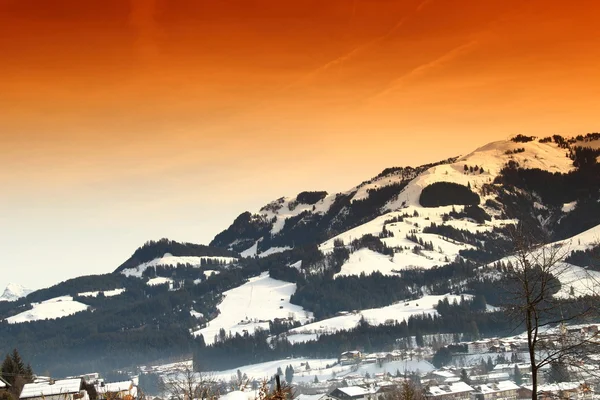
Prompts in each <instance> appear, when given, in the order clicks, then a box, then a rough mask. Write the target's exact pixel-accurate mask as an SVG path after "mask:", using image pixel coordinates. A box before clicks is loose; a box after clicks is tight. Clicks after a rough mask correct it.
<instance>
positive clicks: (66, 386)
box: [19, 378, 89, 400]
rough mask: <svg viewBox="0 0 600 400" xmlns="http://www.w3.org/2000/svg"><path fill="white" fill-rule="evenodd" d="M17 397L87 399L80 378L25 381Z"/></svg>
mask: <svg viewBox="0 0 600 400" xmlns="http://www.w3.org/2000/svg"><path fill="white" fill-rule="evenodd" d="M19 399H21V400H23V399H28V400H89V396H88V393H87V392H86V391H85V390H84V388H83V379H82V378H70V379H60V380H53V379H50V380H48V381H43V382H36V383H26V384H25V386H23V390H22V391H21V395H20V396H19Z"/></svg>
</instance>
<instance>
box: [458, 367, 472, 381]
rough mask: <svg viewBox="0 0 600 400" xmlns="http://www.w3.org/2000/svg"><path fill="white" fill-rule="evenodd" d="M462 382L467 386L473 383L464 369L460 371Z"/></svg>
mask: <svg viewBox="0 0 600 400" xmlns="http://www.w3.org/2000/svg"><path fill="white" fill-rule="evenodd" d="M460 380H461V381H463V382H464V383H466V384H467V385H468V384H469V383H470V382H471V380H470V379H469V374H467V370H466V369H464V368H463V369H461V370H460Z"/></svg>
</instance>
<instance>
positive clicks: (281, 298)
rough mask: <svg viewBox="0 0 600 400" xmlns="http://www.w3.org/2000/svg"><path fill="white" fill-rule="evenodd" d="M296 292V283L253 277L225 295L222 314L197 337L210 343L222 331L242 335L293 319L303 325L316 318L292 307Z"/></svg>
mask: <svg viewBox="0 0 600 400" xmlns="http://www.w3.org/2000/svg"><path fill="white" fill-rule="evenodd" d="M295 291H296V284H294V283H289V282H284V281H280V280H276V279H272V278H270V277H269V274H268V273H264V274H262V275H260V276H258V277H254V278H250V280H249V281H248V282H246V283H245V284H243V285H241V286H239V287H237V288H234V289H231V290H228V291H226V292H224V293H223V296H224V299H223V301H222V302H221V304H219V306H218V308H219V312H220V313H219V315H218V316H217V317H216V318H215V319H213V320H211V321H210V322H209V323H208V325H207V326H206V327H205V328H203V329H200V330H197V331H196V332H194V334H195V335H200V334H202V335H203V336H204V340H205V342H206V343H207V344H210V343H213V342H214V337H215V335H217V334H218V333H219V330H220V329H221V328H223V329H225V331H226V332H227V333H228V332H231V333H232V334H235V333H240V334H241V333H243V332H244V331H248V332H249V333H252V332H254V331H255V330H256V329H257V328H262V329H268V328H269V320H272V319H275V318H288V317H292V318H293V319H294V320H298V321H300V322H301V323H304V322H306V321H308V320H310V319H312V317H313V316H312V313H310V312H307V311H304V310H303V309H302V307H300V306H296V305H293V304H290V297H291V295H292V294H293V293H294V292H295Z"/></svg>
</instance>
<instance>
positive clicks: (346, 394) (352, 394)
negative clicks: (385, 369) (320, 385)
mask: <svg viewBox="0 0 600 400" xmlns="http://www.w3.org/2000/svg"><path fill="white" fill-rule="evenodd" d="M375 393H376V391H375V390H371V389H365V388H363V387H360V386H348V387H342V388H337V389H334V390H333V391H331V392H330V393H328V394H326V395H325V396H323V397H321V400H370V399H371V400H374V399H375Z"/></svg>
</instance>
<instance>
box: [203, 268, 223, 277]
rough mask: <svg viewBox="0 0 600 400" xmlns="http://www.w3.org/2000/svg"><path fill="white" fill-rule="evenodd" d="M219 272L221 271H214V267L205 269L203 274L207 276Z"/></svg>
mask: <svg viewBox="0 0 600 400" xmlns="http://www.w3.org/2000/svg"><path fill="white" fill-rule="evenodd" d="M220 273H221V271H216V270H214V269H207V270H206V271H204V276H205V277H207V278H208V277H209V276H213V275H219V274H220Z"/></svg>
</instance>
